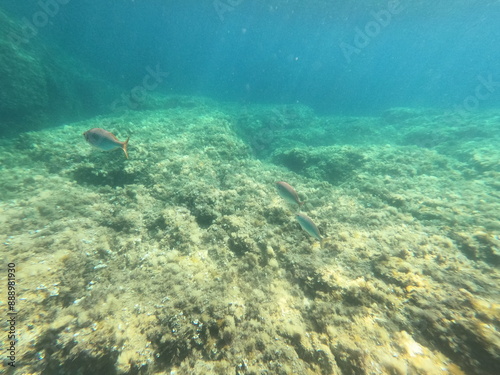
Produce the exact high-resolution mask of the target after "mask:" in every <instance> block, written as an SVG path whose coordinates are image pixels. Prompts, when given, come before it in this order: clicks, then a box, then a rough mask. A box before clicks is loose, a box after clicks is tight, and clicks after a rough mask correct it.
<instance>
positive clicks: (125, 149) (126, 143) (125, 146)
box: [122, 137, 130, 159]
mask: <svg viewBox="0 0 500 375" xmlns="http://www.w3.org/2000/svg"><path fill="white" fill-rule="evenodd" d="M129 139H130V137H128V138H127V140H126V141H125V142H123V144H122V150H123V152H124V153H125V157H126V158H127V159H128V152H127V146H128V140H129Z"/></svg>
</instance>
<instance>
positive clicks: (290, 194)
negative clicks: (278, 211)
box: [276, 181, 304, 207]
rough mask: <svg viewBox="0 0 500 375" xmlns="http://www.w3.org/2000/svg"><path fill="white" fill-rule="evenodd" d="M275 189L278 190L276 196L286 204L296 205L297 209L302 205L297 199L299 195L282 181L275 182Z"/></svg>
mask: <svg viewBox="0 0 500 375" xmlns="http://www.w3.org/2000/svg"><path fill="white" fill-rule="evenodd" d="M276 189H278V194H279V195H280V197H281V198H283V199H284V200H286V201H287V202H288V203H292V204H298V205H299V207H300V206H302V205H303V204H304V202H302V201H301V200H300V198H299V195H298V194H297V192H296V191H295V189H294V188H293V187H292V186H291V185H289V184H287V183H286V182H284V181H278V182H276Z"/></svg>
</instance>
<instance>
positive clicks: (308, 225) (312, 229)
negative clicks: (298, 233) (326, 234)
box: [295, 213, 323, 242]
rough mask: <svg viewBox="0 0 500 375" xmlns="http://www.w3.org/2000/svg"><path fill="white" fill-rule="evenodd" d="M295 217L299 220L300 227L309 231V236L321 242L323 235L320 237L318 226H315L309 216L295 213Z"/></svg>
mask: <svg viewBox="0 0 500 375" xmlns="http://www.w3.org/2000/svg"><path fill="white" fill-rule="evenodd" d="M295 217H296V218H297V221H298V222H299V224H300V226H301V228H302V229H304V230H305V231H306V232H307V233H309V235H310V236H312V237H314V238H315V239H317V240H318V241H320V242H323V237H321V234H320V233H319V229H318V227H317V226H316V224H314V222H313V221H312V220H311V218H310V217H309V216H307V215H306V214H302V213H298V214H297V215H295Z"/></svg>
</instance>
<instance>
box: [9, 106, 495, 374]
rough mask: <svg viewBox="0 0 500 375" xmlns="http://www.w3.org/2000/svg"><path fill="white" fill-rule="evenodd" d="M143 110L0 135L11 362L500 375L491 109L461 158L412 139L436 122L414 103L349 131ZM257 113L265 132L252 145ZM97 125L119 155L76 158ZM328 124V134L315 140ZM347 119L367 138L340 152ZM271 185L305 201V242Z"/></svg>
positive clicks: (164, 369)
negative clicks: (14, 283)
mask: <svg viewBox="0 0 500 375" xmlns="http://www.w3.org/2000/svg"><path fill="white" fill-rule="evenodd" d="M150 105H151V106H152V108H151V109H149V110H147V111H142V112H141V111H135V112H124V113H121V114H116V115H114V116H109V117H100V118H93V119H90V120H88V121H83V122H80V123H73V124H70V125H67V126H64V127H58V128H54V129H50V130H43V131H39V132H30V133H26V134H23V135H20V136H19V137H18V138H16V139H12V140H2V148H1V149H0V159H1V161H2V168H3V170H2V174H3V176H4V177H3V178H2V180H1V182H0V184H1V188H0V195H1V199H2V201H1V205H0V210H1V211H0V228H1V229H0V231H1V235H2V239H3V242H5V244H4V245H3V250H2V257H3V258H4V260H5V261H6V262H15V263H16V265H17V266H18V273H19V280H20V281H19V289H18V292H19V298H20V300H19V308H20V310H22V315H21V316H20V320H19V322H18V324H19V329H20V330H21V331H22V332H23V335H22V336H21V337H20V340H19V342H18V348H19V353H18V355H19V358H20V364H22V371H28V372H29V373H36V374H47V373H54V372H56V371H57V372H58V373H76V372H77V371H80V372H81V373H91V372H94V373H118V374H137V373H141V374H169V373H176V374H212V373H213V374H234V373H237V374H262V373H273V374H290V373H297V374H365V373H382V374H405V373H415V374H438V373H450V374H464V373H477V374H493V373H495V372H498V371H497V370H498V363H500V362H499V361H498V359H499V356H500V336H499V335H498V327H499V325H500V306H499V305H498V300H499V295H500V292H499V289H498V280H499V277H500V275H499V272H498V252H499V250H498V249H499V238H500V237H499V236H500V232H499V230H500V228H499V227H498V212H499V209H500V207H499V201H498V197H499V196H498V187H496V185H495V184H494V182H493V181H494V180H495V178H496V176H497V175H495V173H497V172H498V170H497V167H498V164H497V163H496V162H495V157H494V154H489V153H487V152H483V151H479V150H492V151H494V150H495V147H496V146H495V145H497V144H498V143H496V142H498V134H500V132H498V124H497V123H495V122H494V121H490V118H491V117H494V116H497V114H496V113H490V114H487V113H485V114H484V115H482V116H478V117H476V118H473V119H471V120H470V125H464V127H467V126H473V127H476V128H477V127H481V129H482V131H483V132H484V133H485V135H484V136H478V137H474V138H473V140H471V142H473V143H474V147H472V145H470V144H467V143H464V144H459V145H457V144H456V142H455V139H454V138H453V137H451V138H450V139H443V141H442V142H439V144H437V143H436V144H432V145H431V144H427V145H422V144H420V143H421V141H420V139H421V138H418V137H417V138H414V137H413V135H412V134H414V133H415V129H417V128H418V129H420V130H419V131H421V130H422V129H426V130H425V131H428V132H433V129H434V128H436V123H439V122H440V121H441V118H442V116H441V115H439V114H433V113H432V112H429V111H424V110H421V111H414V112H412V110H408V109H405V110H401V109H397V110H393V111H392V112H387V113H385V114H384V115H383V116H381V117H380V118H354V119H352V121H350V122H347V121H346V120H345V118H335V117H331V118H319V117H316V116H315V115H314V113H313V112H312V111H311V110H309V109H306V108H304V107H296V108H294V107H286V109H283V108H281V107H278V108H277V109H276V110H274V108H272V107H267V108H265V107H255V108H248V107H247V108H240V107H238V106H236V105H229V104H226V105H224V106H218V105H216V104H215V103H211V102H210V101H207V100H205V99H202V98H201V99H200V98H193V97H189V98H187V97H172V98H168V99H163V100H158V101H155V102H154V108H153V104H151V103H150ZM249 113H252V114H253V115H252V116H250V117H249ZM255 118H257V119H258V121H257V120H255ZM249 119H250V120H249ZM306 120H307V121H306ZM246 121H251V122H252V123H253V125H249V127H248V129H247V131H246V132H245V130H244V129H245V126H246ZM256 121H257V122H256ZM304 121H306V122H307V124H308V125H306V126H305V127H304V128H300V126H301V125H300V124H301V123H302V122H304ZM254 122H255V123H254ZM263 122H267V123H274V122H278V125H279V126H278V125H277V126H276V127H274V125H273V127H272V129H270V130H269V131H270V132H272V133H273V134H274V133H275V132H276V134H274V135H273V137H272V142H270V143H268V144H266V145H265V150H264V148H262V149H261V150H262V151H259V149H256V148H255V145H256V143H255V142H254V141H252V138H251V137H252V136H251V134H252V132H253V131H254V129H257V128H256V126H260V125H258V124H262V123H263ZM381 123H386V125H384V126H378V127H377V126H376V125H377V124H381ZM255 124H257V125H255ZM336 124H337V125H338V126H336ZM349 124H351V125H349ZM96 126H99V127H102V128H105V129H106V130H109V131H111V132H113V133H115V134H120V135H127V136H128V135H130V149H129V152H130V159H129V160H125V159H124V158H123V155H122V154H121V153H120V152H116V153H115V152H107V153H104V152H99V151H96V150H94V149H92V148H91V147H89V146H88V145H87V144H86V143H85V141H84V140H83V137H82V135H81V134H82V133H83V131H85V130H88V129H89V128H91V127H96ZM326 126H327V127H328V128H329V129H330V130H331V132H332V133H333V134H335V139H334V138H331V139H326V140H325V139H322V140H321V142H322V144H318V141H317V136H316V135H317V134H320V133H321V132H322V131H324V129H325V127H326ZM350 126H353V127H354V128H355V129H361V131H363V129H369V128H376V130H374V131H373V130H372V132H371V133H369V134H371V136H372V137H373V138H372V140H373V142H372V143H371V144H369V145H368V144H367V142H368V141H369V139H370V137H365V136H359V138H358V139H357V140H356V139H355V137H354V138H352V139H353V141H352V142H350V143H348V144H343V143H342V140H343V139H348V138H349V132H350V128H349V127H350ZM441 126H442V127H443V129H442V131H443V132H449V134H456V131H455V130H454V128H455V127H456V125H450V127H453V129H447V128H446V125H441ZM297 129H301V130H302V131H304V132H306V133H307V132H308V131H309V130H311V133H312V134H313V135H312V136H310V137H303V138H302V139H301V140H300V142H299V141H298V138H297V132H296V131H297ZM321 129H323V130H321ZM422 131H423V130H422ZM315 134H316V135H315ZM382 139H386V142H385V143H383V142H382V141H380V142H378V140H382ZM412 139H413V141H412ZM478 145H481V148H477V147H476V146H478ZM474 149H475V150H476V151H474ZM474 155H476V156H474ZM488 155H490V157H487V156H488ZM256 156H259V157H260V158H257V157H256ZM292 157H294V158H295V159H293V160H294V161H293V162H292V161H291V159H290V158H292ZM299 162H300V163H299ZM280 180H283V181H289V182H290V183H293V186H294V187H295V188H296V189H297V191H298V192H299V194H300V195H301V197H303V198H304V200H306V203H305V205H304V207H303V210H304V212H306V213H307V214H308V215H310V216H311V217H314V218H315V223H316V224H317V225H318V227H319V229H320V231H321V233H322V234H323V235H324V236H325V237H327V238H326V241H325V243H324V244H323V246H322V247H321V248H320V247H319V246H318V244H317V241H314V240H313V239H311V238H310V237H308V236H307V234H305V233H304V232H303V231H302V230H301V229H300V227H299V225H298V223H297V222H296V221H295V219H294V216H293V214H294V212H292V210H291V209H290V207H288V206H287V205H286V204H285V202H283V200H282V199H281V198H280V197H279V196H278V194H277V193H276V191H275V187H274V183H275V182H276V181H280ZM2 277H4V276H3V275H2ZM439 369H443V370H439ZM18 373H19V374H20V373H21V372H18Z"/></svg>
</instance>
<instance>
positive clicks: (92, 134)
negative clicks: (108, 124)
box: [83, 128, 130, 159]
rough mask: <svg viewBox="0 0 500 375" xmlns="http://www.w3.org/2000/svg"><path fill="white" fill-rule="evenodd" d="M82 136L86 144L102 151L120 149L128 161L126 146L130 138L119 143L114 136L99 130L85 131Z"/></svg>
mask: <svg viewBox="0 0 500 375" xmlns="http://www.w3.org/2000/svg"><path fill="white" fill-rule="evenodd" d="M83 136H84V137H85V140H86V141H87V142H88V143H90V144H91V145H92V146H94V147H95V148H98V149H99V150H102V151H111V150H115V149H117V148H121V149H122V150H123V152H124V153H125V157H126V158H127V159H128V152H127V146H128V140H129V139H130V137H128V138H127V140H126V141H125V142H121V141H119V140H118V138H116V137H115V135H114V134H112V133H110V132H108V131H107V130H104V129H101V128H93V129H90V130H87V131H86V132H85V133H83Z"/></svg>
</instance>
